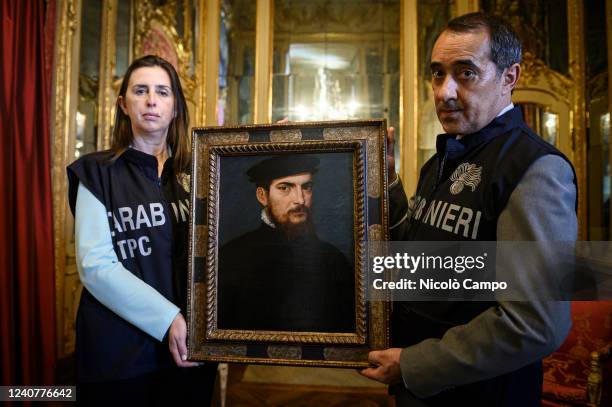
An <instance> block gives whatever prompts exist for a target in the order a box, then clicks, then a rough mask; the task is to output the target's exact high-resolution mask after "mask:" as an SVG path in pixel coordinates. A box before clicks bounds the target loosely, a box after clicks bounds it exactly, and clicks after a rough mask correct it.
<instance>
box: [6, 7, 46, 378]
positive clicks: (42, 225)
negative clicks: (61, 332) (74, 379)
mask: <svg viewBox="0 0 612 407" xmlns="http://www.w3.org/2000/svg"><path fill="white" fill-rule="evenodd" d="M1 3H2V6H0V7H1V12H2V15H1V21H2V24H1V25H0V38H1V41H2V51H1V52H2V61H1V64H0V80H1V81H2V83H1V85H0V92H1V95H0V113H1V114H2V116H1V123H0V132H1V140H0V146H1V147H0V183H1V184H2V193H1V194H0V240H1V242H0V346H1V352H2V353H1V355H0V356H1V357H0V384H2V385H8V384H11V385H18V384H30V385H41V384H52V383H53V382H54V375H55V359H56V357H55V355H56V340H55V292H54V290H55V288H54V281H55V278H54V271H53V264H54V262H53V222H52V212H53V211H52V193H51V139H50V131H49V112H50V108H49V100H50V98H49V84H50V78H49V71H48V70H46V69H45V58H46V56H45V54H46V53H51V54H50V55H52V52H53V50H52V49H45V12H46V10H45V7H46V6H45V1H43V0H2V1H1ZM49 3H51V4H54V2H48V3H47V6H48V4H49ZM53 8H54V7H53ZM47 58H48V57H47ZM47 64H48V60H47ZM47 66H48V65H47Z"/></svg>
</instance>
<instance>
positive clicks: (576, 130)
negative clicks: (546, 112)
mask: <svg viewBox="0 0 612 407" xmlns="http://www.w3.org/2000/svg"><path fill="white" fill-rule="evenodd" d="M567 16H568V17H567V19H568V21H567V26H568V35H569V67H570V69H569V71H570V76H571V78H572V81H573V83H574V86H573V100H572V106H573V133H572V134H573V142H574V160H573V163H574V167H575V168H576V177H577V178H578V226H579V229H578V238H579V239H580V240H585V239H586V238H587V196H588V195H587V174H586V168H587V167H586V156H587V154H586V153H587V152H586V147H587V146H586V114H585V111H586V99H585V86H586V82H585V55H584V6H583V2H582V1H580V0H568V2H567Z"/></svg>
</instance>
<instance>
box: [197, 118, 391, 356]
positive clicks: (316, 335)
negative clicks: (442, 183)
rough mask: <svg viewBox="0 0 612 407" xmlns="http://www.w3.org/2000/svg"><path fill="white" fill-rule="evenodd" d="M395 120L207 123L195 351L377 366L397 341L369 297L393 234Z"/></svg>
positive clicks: (200, 171) (201, 135) (381, 308)
mask: <svg viewBox="0 0 612 407" xmlns="http://www.w3.org/2000/svg"><path fill="white" fill-rule="evenodd" d="M385 131H386V123H385V121H384V120H367V121H348V122H318V123H286V124H270V125H261V126H239V127H208V128H195V129H194V130H193V140H192V143H193V145H192V147H193V150H192V154H193V164H192V176H191V208H192V209H191V216H190V236H189V282H188V307H187V308H188V309H187V319H188V358H189V359H190V360H201V361H206V360H212V361H224V362H243V363H269V364H288V365H313V366H337V367H351V368H359V367H365V366H367V365H368V362H367V354H368V352H369V351H370V350H374V349H384V348H387V347H388V346H389V328H388V318H389V310H388V303H386V302H372V301H366V284H367V270H366V269H365V267H366V266H367V264H368V263H367V253H366V250H367V242H368V241H381V240H388V225H387V193H386V191H387V178H386V171H385V154H386V150H385Z"/></svg>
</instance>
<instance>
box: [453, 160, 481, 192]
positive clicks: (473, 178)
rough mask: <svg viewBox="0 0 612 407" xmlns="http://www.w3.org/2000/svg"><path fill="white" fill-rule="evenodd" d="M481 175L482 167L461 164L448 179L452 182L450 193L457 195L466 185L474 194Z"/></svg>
mask: <svg viewBox="0 0 612 407" xmlns="http://www.w3.org/2000/svg"><path fill="white" fill-rule="evenodd" d="M481 174H482V167H477V166H476V164H470V163H463V164H461V165H460V166H459V167H457V169H456V170H455V172H453V175H451V177H450V179H451V181H453V183H452V184H451V186H450V193H451V194H453V195H457V194H459V193H460V192H461V191H463V188H464V187H465V186H466V185H467V186H468V187H470V188H471V189H472V192H474V191H475V190H476V187H477V186H478V184H480V176H481Z"/></svg>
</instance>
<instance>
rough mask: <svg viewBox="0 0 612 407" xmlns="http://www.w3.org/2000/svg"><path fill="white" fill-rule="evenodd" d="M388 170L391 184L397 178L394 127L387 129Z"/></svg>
mask: <svg viewBox="0 0 612 407" xmlns="http://www.w3.org/2000/svg"><path fill="white" fill-rule="evenodd" d="M387 171H388V177H389V184H390V183H392V182H394V181H395V180H396V178H397V174H396V173H395V129H394V128H393V127H389V128H388V129H387Z"/></svg>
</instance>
